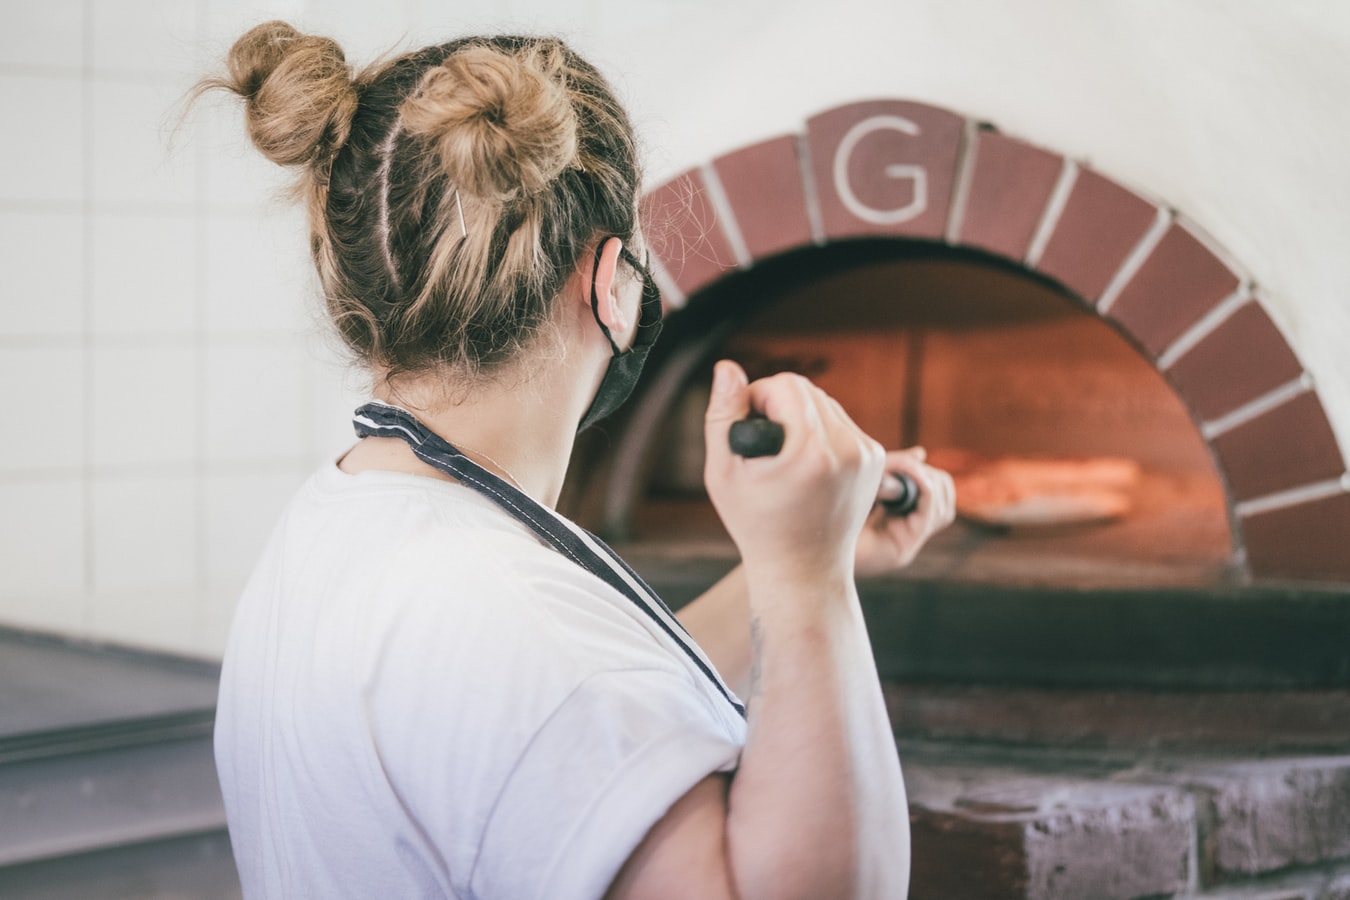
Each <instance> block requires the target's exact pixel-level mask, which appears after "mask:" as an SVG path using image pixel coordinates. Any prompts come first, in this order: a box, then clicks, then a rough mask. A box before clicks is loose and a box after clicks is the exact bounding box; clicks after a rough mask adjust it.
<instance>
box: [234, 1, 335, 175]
mask: <svg viewBox="0 0 1350 900" xmlns="http://www.w3.org/2000/svg"><path fill="white" fill-rule="evenodd" d="M228 66H229V70H230V79H229V80H226V81H222V82H218V84H220V85H221V86H223V87H226V88H228V89H230V90H232V91H234V92H235V93H237V94H239V95H240V96H242V97H244V98H245V99H246V100H247V101H248V111H247V117H248V130H249V136H250V137H251V138H252V139H253V143H254V144H255V145H256V146H257V148H258V149H259V150H260V151H262V153H263V155H265V156H266V157H267V158H268V159H270V160H272V161H273V162H275V163H279V164H280V165H284V166H293V165H301V164H304V163H312V162H318V161H322V160H324V159H327V158H328V157H329V156H330V155H331V154H332V153H334V152H336V151H337V150H338V148H340V147H341V146H342V145H343V144H344V143H346V141H347V136H348V135H349V134H350V133H351V127H352V118H353V117H354V116H355V115H356V107H357V94H356V87H355V86H354V85H353V83H352V75H351V67H350V66H348V65H347V59H346V57H345V56H344V55H343V53H342V48H341V47H339V46H338V45H337V42H336V41H334V40H332V39H331V38H325V37H318V36H316V35H306V34H301V33H300V32H298V31H296V30H295V29H294V28H292V27H291V26H290V25H288V24H287V23H285V22H266V23H264V24H262V25H259V26H257V27H256V28H253V29H252V30H250V31H249V32H248V33H247V34H245V35H244V36H243V37H241V38H240V39H239V40H237V41H235V43H234V46H233V47H231V48H230V55H229V60H228Z"/></svg>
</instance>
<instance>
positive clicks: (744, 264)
mask: <svg viewBox="0 0 1350 900" xmlns="http://www.w3.org/2000/svg"><path fill="white" fill-rule="evenodd" d="M698 170H699V173H700V174H702V175H703V184H704V186H705V187H706V188H707V189H708V202H710V203H711V204H712V206H713V211H714V212H716V213H717V221H718V222H720V223H721V225H722V233H723V234H724V235H726V238H727V243H728V244H729V245H730V246H731V255H732V256H734V257H736V267H737V268H740V269H748V268H750V266H751V265H753V264H754V259H752V258H751V256H750V251H749V249H748V248H747V247H746V246H745V236H744V235H743V234H741V225H740V223H739V222H737V221H736V213H734V212H732V209H731V200H729V199H728V198H727V192H726V189H725V188H724V187H722V179H720V178H718V177H717V170H716V169H714V168H713V164H712V163H710V162H706V163H704V164H703V165H701V166H699V168H698Z"/></svg>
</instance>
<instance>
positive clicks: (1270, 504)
mask: <svg viewBox="0 0 1350 900" xmlns="http://www.w3.org/2000/svg"><path fill="white" fill-rule="evenodd" d="M1346 493H1350V472H1347V473H1345V474H1343V475H1341V476H1340V477H1339V478H1327V479H1325V480H1323V481H1315V482H1313V483H1312V484H1305V485H1300V486H1299V487H1296V488H1289V489H1287V490H1283V491H1276V492H1275V493H1273V494H1266V495H1265V496H1263V497H1254V498H1252V499H1251V500H1243V501H1242V502H1240V503H1238V504H1237V505H1236V506H1234V507H1233V511H1234V512H1235V513H1237V516H1238V518H1241V519H1249V518H1251V517H1252V516H1259V515H1261V514H1262V513H1268V512H1275V511H1276V510H1280V509H1288V508H1289V507H1291V506H1301V505H1303V504H1304V503H1313V502H1315V501H1317V500H1326V499H1327V498H1329V497H1335V496H1337V495H1339V494H1346Z"/></svg>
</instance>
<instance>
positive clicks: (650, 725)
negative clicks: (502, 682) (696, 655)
mask: <svg viewBox="0 0 1350 900" xmlns="http://www.w3.org/2000/svg"><path fill="white" fill-rule="evenodd" d="M706 702H707V701H706V699H705V698H703V697H702V696H700V693H699V692H698V691H696V690H695V689H694V688H693V687H692V686H691V685H690V684H689V682H688V681H687V680H686V679H685V678H683V677H681V676H680V675H679V674H676V673H674V672H670V671H660V670H629V671H610V672H601V673H597V674H594V675H591V676H590V677H588V678H587V679H586V680H585V681H583V682H581V683H580V684H579V685H578V686H577V688H576V689H575V690H573V691H572V692H571V693H570V694H569V695H568V696H567V698H566V699H565V700H564V701H563V702H562V703H561V704H560V705H559V706H558V708H557V709H556V710H555V711H554V713H553V714H552V715H551V716H550V717H549V718H548V720H547V721H546V722H545V723H544V725H543V726H542V727H541V728H540V729H539V730H538V732H537V733H536V734H535V735H534V736H533V738H532V739H531V741H530V743H529V744H528V745H527V746H526V747H525V749H524V751H523V752H522V753H521V755H520V757H519V758H518V759H517V761H516V764H515V766H514V768H513V769H512V771H511V773H510V775H509V777H508V778H507V779H506V781H505V783H504V785H503V787H502V790H501V793H500V795H499V796H498V798H497V801H496V803H495V805H494V807H493V810H492V814H491V816H490V818H489V820H488V822H487V825H486V828H485V830H484V832H483V839H482V843H481V845H480V847H479V852H478V855H477V860H476V863H475V866H474V872H473V875H472V878H471V884H472V886H473V889H474V893H475V894H477V895H478V896H482V897H520V898H550V900H573V898H575V900H596V898H599V897H601V896H602V895H603V894H604V892H605V891H606V890H607V889H608V887H609V885H610V883H611V882H612V881H613V879H614V876H615V875H617V874H618V871H619V869H620V867H621V866H622V865H623V864H624V862H625V861H626V860H627V859H628V857H629V855H630V854H631V853H632V852H633V850H634V849H635V848H636V847H637V845H638V843H639V842H640V841H641V840H642V838H643V837H644V836H645V835H646V833H647V831H648V830H649V829H650V828H651V827H652V826H653V825H655V824H656V822H657V821H658V820H660V819H661V817H662V816H663V815H665V813H666V811H667V810H669V809H670V807H671V806H672V805H673V804H674V803H675V801H676V800H678V799H679V798H680V797H682V796H684V794H685V793H687V792H688V791H689V789H690V788H692V787H693V786H694V785H695V784H697V783H698V782H699V781H700V780H702V779H703V778H704V777H706V776H707V775H709V774H711V773H713V772H717V771H727V770H730V769H732V768H734V767H735V765H736V763H737V760H738V758H739V753H740V746H739V745H738V744H737V743H736V742H735V741H733V740H731V739H730V738H729V737H728V736H727V735H726V734H724V733H723V732H722V731H720V730H719V729H718V727H717V726H716V724H715V723H714V722H713V721H711V720H710V717H709V715H708V711H707V706H706Z"/></svg>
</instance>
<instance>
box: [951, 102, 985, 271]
mask: <svg viewBox="0 0 1350 900" xmlns="http://www.w3.org/2000/svg"><path fill="white" fill-rule="evenodd" d="M979 131H980V126H979V125H978V124H977V123H976V122H975V120H974V119H966V122H965V124H964V125H963V126H962V128H961V147H960V149H959V150H957V162H956V187H955V188H954V189H953V190H952V201H951V207H950V208H949V209H948V210H947V229H946V233H945V234H944V235H943V240H945V241H946V242H947V243H948V244H950V245H953V246H955V245H956V244H957V242H958V241H959V240H960V239H961V229H962V227H963V226H964V225H965V224H966V204H967V203H968V202H969V200H970V188H971V183H972V182H973V181H974V180H975V163H976V153H977V152H978V149H977V146H976V145H977V143H978V136H979Z"/></svg>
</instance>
